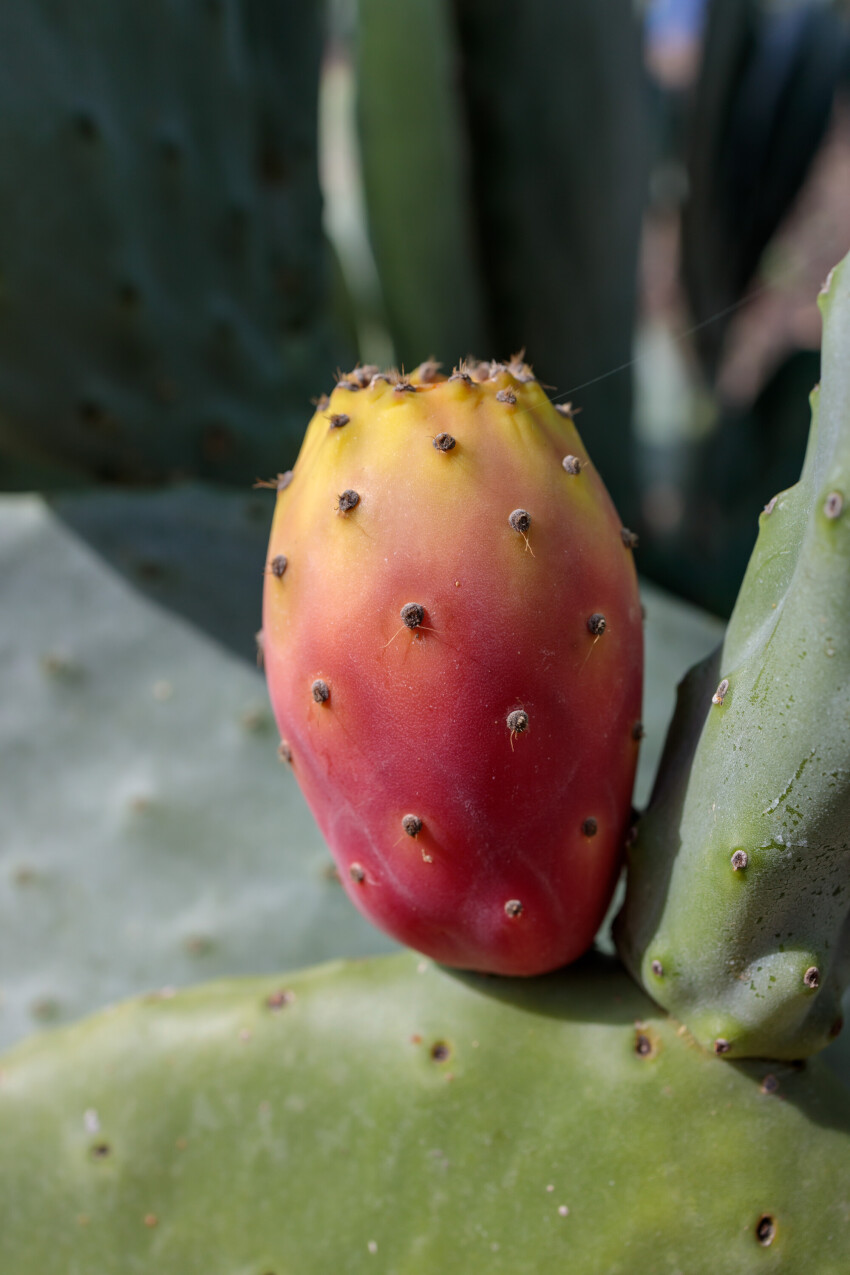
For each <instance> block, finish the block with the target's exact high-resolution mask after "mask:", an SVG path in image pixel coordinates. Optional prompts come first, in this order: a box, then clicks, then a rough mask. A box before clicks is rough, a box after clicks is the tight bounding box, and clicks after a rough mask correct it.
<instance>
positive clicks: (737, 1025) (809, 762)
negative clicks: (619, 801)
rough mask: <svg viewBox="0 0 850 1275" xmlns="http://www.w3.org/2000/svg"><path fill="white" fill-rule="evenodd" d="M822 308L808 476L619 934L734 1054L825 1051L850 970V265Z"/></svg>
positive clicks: (688, 720)
mask: <svg viewBox="0 0 850 1275" xmlns="http://www.w3.org/2000/svg"><path fill="white" fill-rule="evenodd" d="M821 304H822V310H823V314H824V321H825V335H824V348H823V384H822V388H821V389H820V391H819V392H816V393H815V394H814V396H813V422H812V430H811V435H810V441H809V447H808V451H807V454H806V461H805V465H804V468H803V473H802V476H801V478H800V481H799V483H798V484H797V485H796V486H795V487H792V488H791V489H790V490H789V491H786V492H782V493H780V494H779V495H778V496H777V497H776V499H775V500H772V501H771V502H770V504H769V505H768V506H767V507H766V508H765V510H764V512H763V513H762V514H761V517H760V520H759V537H758V542H757V544H756V548H755V550H754V552H753V556H752V559H751V561H750V565H749V568H748V570H747V575H746V577H745V579H744V583H743V585H742V587H741V592H740V595H739V597H738V602H737V604H736V608H735V612H734V614H733V616H732V619H731V621H730V624H729V629H728V632H727V635H726V640H725V643H724V645H723V647H722V650H721V651H719V652H718V654H717V656H716V657H715V658H714V659H713V660H711V661H708V662H706V663H705V664H703V665H702V666H700V667H699V668H697V669H695V670H694V671H693V672H692V673H691V674H690V675H689V677H688V678H687V679H686V681H685V682H684V683H683V685H682V687H681V689H680V697H679V707H678V711H677V715H676V719H675V720H674V723H673V727H672V729H671V734H670V738H669V740H668V745H667V751H666V754H665V759H664V761H662V765H661V769H660V772H659V777H658V780H657V783H656V788H655V791H654V794H653V799H652V802H651V804H650V808H649V811H648V813H647V815H646V816H645V818H644V819H643V820H642V821H641V825H640V829H639V833H638V840H637V843H636V845H635V846H634V848H633V850H632V853H631V856H630V875H629V889H628V893H627V898H626V904H625V908H624V911H623V913H622V915H621V918H620V922H619V925H618V944H619V947H620V950H621V953H622V955H623V957H624V959H625V961H626V963H627V964H628V966H629V968H630V969H631V970H632V972H633V973H634V974H635V975H636V976H637V977H638V978H639V979H640V980H641V981H642V983H643V985H644V987H645V988H646V989H647V991H649V992H650V994H651V995H652V996H653V997H654V998H655V999H656V1000H657V1001H658V1002H659V1003H660V1004H662V1005H664V1007H665V1008H667V1009H668V1010H670V1012H671V1013H673V1014H675V1015H676V1016H677V1017H678V1018H680V1019H682V1021H684V1022H686V1023H687V1024H688V1026H689V1028H690V1029H691V1031H693V1032H694V1034H695V1035H696V1036H697V1038H698V1039H699V1040H700V1041H701V1042H702V1043H703V1044H705V1045H706V1046H707V1047H712V1045H713V1046H714V1048H715V1049H716V1050H717V1052H721V1053H725V1054H727V1055H728V1056H730V1057H736V1056H737V1057H742V1056H747V1055H751V1056H764V1057H777V1058H798V1057H803V1056H805V1055H808V1054H811V1053H813V1052H815V1051H816V1050H818V1049H822V1048H824V1046H825V1045H827V1043H828V1042H829V1040H830V1039H831V1038H832V1037H834V1036H835V1034H836V1033H837V1032H838V1031H839V1030H840V1028H841V995H842V992H843V990H844V988H845V987H846V985H847V981H848V975H850V778H848V776H850V642H848V616H850V569H848V568H850V378H848V361H847V357H848V356H847V351H848V348H850V258H849V259H845V261H844V262H842V264H841V265H840V266H839V267H837V269H836V270H835V271H834V272H833V277H832V281H831V284H830V286H829V287H828V289H827V290H826V291H825V292H824V294H823V295H822V302H821Z"/></svg>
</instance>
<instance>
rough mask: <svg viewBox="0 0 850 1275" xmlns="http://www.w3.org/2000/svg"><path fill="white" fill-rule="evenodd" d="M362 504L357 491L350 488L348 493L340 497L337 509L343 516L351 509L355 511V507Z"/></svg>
mask: <svg viewBox="0 0 850 1275" xmlns="http://www.w3.org/2000/svg"><path fill="white" fill-rule="evenodd" d="M359 504H360V496H359V494H358V493H357V492H356V491H352V490H351V489H350V488H349V490H348V491H344V492H342V494H341V495H340V498H339V501H338V504H337V508H338V509H339V512H340V513H341V514H347V513H348V511H349V510H350V509H354V507H355V505H359Z"/></svg>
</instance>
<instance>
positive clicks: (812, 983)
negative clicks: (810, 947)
mask: <svg viewBox="0 0 850 1275" xmlns="http://www.w3.org/2000/svg"><path fill="white" fill-rule="evenodd" d="M803 982H804V983H805V984H806V987H810V988H812V990H814V989H815V988H816V987H820V970H819V969H818V967H817V965H810V966H809V968H808V969H807V970H806V972H805V974H804V975H803Z"/></svg>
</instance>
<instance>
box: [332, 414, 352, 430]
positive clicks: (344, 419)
mask: <svg viewBox="0 0 850 1275" xmlns="http://www.w3.org/2000/svg"><path fill="white" fill-rule="evenodd" d="M328 420H329V421H330V426H331V429H342V427H343V425H347V424H348V422H349V421H350V420H351V417H350V416H346V414H345V412H334V413H333V415H332V416H330V417H328Z"/></svg>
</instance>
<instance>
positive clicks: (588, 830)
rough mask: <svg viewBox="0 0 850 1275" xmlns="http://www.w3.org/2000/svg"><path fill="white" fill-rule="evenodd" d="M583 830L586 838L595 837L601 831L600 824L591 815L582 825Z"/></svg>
mask: <svg viewBox="0 0 850 1275" xmlns="http://www.w3.org/2000/svg"><path fill="white" fill-rule="evenodd" d="M581 830H582V832H583V833H584V835H585V836H586V837H595V836H596V834H597V832H598V831H599V824H598V822H597V821H596V820H595V819H594V818H593V816H592V815H589V816H588V818H587V819H585V820H584V822H583V823H582V825H581Z"/></svg>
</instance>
